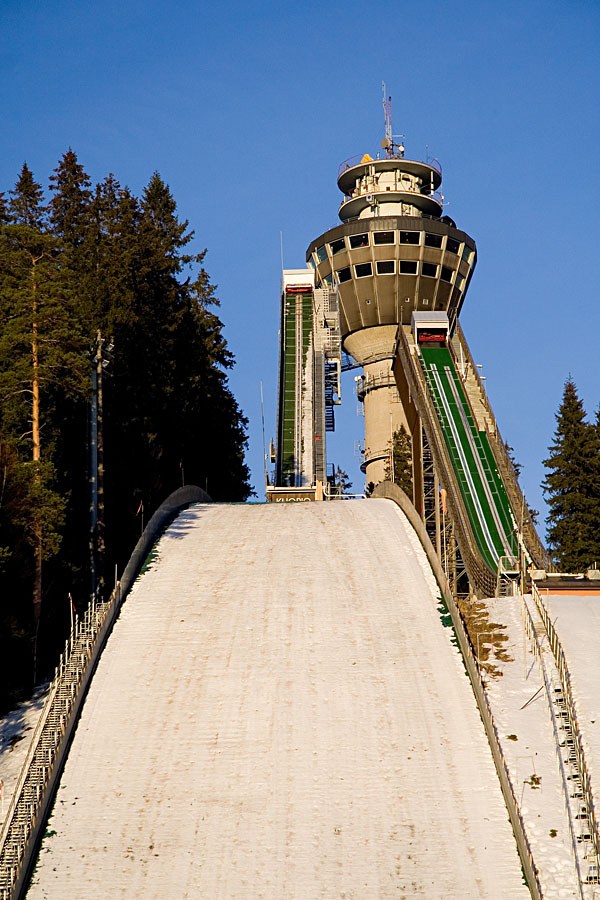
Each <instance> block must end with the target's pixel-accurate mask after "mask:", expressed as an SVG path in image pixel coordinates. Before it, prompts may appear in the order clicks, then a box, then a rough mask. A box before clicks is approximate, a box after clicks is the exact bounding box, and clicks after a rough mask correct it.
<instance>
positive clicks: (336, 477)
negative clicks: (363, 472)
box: [330, 466, 352, 497]
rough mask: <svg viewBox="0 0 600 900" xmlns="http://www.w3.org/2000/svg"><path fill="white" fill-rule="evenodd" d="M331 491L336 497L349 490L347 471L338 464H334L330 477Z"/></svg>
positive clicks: (350, 485)
mask: <svg viewBox="0 0 600 900" xmlns="http://www.w3.org/2000/svg"><path fill="white" fill-rule="evenodd" d="M330 483H331V493H332V494H334V495H335V496H337V497H342V496H343V495H344V494H348V493H349V492H350V488H351V487H352V482H351V481H350V478H349V477H348V473H347V472H345V471H344V470H343V469H341V468H340V467H339V466H334V469H333V477H332V478H331V482H330Z"/></svg>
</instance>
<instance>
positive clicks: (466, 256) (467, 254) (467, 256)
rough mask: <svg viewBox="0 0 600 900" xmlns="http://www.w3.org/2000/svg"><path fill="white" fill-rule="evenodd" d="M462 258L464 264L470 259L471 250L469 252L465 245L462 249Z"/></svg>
mask: <svg viewBox="0 0 600 900" xmlns="http://www.w3.org/2000/svg"><path fill="white" fill-rule="evenodd" d="M462 258H463V259H464V260H465V261H466V262H469V260H470V258H471V250H470V248H469V247H467V245H466V244H465V246H464V247H463V252H462Z"/></svg>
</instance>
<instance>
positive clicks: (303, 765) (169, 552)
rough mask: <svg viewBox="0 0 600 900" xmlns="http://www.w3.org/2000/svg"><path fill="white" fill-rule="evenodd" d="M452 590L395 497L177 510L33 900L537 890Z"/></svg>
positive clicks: (53, 831)
mask: <svg viewBox="0 0 600 900" xmlns="http://www.w3.org/2000/svg"><path fill="white" fill-rule="evenodd" d="M438 596H439V592H438V589H437V587H436V584H435V581H434V578H433V576H432V574H431V571H430V568H429V566H428V563H427V560H426V558H425V555H424V553H423V551H422V549H421V546H420V544H419V542H418V540H417V538H416V536H415V534H414V532H413V531H412V529H411V527H410V525H409V524H408V523H407V521H406V520H405V518H404V517H403V515H402V514H401V513H400V511H399V510H398V509H397V507H396V506H395V505H394V504H393V503H391V502H390V501H387V500H369V501H361V500H357V501H343V502H334V503H296V504H268V505H247V506H240V505H234V506H218V505H214V506H197V507H194V508H192V509H190V510H188V511H186V512H184V513H182V514H181V515H180V516H179V517H178V519H177V520H176V521H175V522H174V523H173V525H172V526H171V527H170V528H169V530H168V531H167V532H166V534H165V535H164V536H163V538H162V539H161V541H160V543H159V545H158V552H157V557H156V559H155V560H154V562H153V564H152V566H151V568H150V569H149V570H148V571H146V573H145V574H144V575H143V576H141V577H140V578H139V579H138V582H137V583H136V585H135V587H134V589H133V591H132V593H131V595H130V596H129V598H128V599H127V601H126V603H125V605H124V607H123V610H122V612H121V615H120V619H119V621H118V622H117V623H116V626H115V628H114V631H113V633H112V635H111V637H110V639H109V642H108V645H107V647H106V649H105V651H104V653H103V655H102V658H101V660H100V664H99V667H98V670H97V673H96V675H95V676H94V679H93V681H92V685H91V688H90V692H89V695H88V698H87V700H86V703H85V707H84V710H83V714H82V718H81V721H80V724H79V726H78V729H77V733H76V735H75V739H74V743H73V746H72V749H71V752H70V755H69V758H68V760H67V764H66V768H65V772H64V775H63V779H62V782H61V785H60V788H59V790H58V795H57V801H56V806H55V810H54V813H53V816H52V819H51V821H50V823H49V826H48V834H47V836H46V838H45V840H44V842H43V846H42V850H41V854H40V861H39V863H38V867H37V870H36V873H35V876H34V881H33V884H32V886H31V888H30V890H29V894H28V897H29V898H31V900H38V898H50V900H65V898H69V897H72V898H77V900H88V898H89V900H91V898H93V900H97V898H99V897H103V898H104V897H106V898H111V900H113V898H125V897H127V898H132V897H143V898H144V900H150V898H161V900H165V898H177V900H181V898H207V900H209V898H210V900H235V898H238V900H259V898H264V900H292V898H293V900H316V898H326V900H334V898H347V900H385V898H396V900H400V898H408V897H427V898H431V900H437V898H442V897H443V898H461V900H462V898H474V897H477V898H498V900H500V898H502V900H512V898H527V897H529V892H528V890H527V888H526V887H525V886H524V885H523V881H522V876H521V866H520V862H519V859H518V856H517V851H516V846H515V842H514V839H513V835H512V832H511V829H510V825H509V822H508V815H507V811H506V808H505V806H504V802H503V799H502V796H501V792H500V787H499V783H498V779H497V777H496V773H495V770H494V766H493V763H492V758H491V754H490V750H489V747H488V745H487V741H486V737H485V734H484V731H483V726H482V723H481V719H480V717H479V713H478V711H477V707H476V704H475V700H474V697H473V693H472V690H471V687H470V684H469V681H468V679H467V676H466V674H465V671H464V668H463V664H462V661H461V659H460V656H459V655H458V651H457V650H456V648H455V647H454V645H453V644H452V643H451V638H452V632H451V630H450V629H449V628H446V627H444V624H443V622H442V617H441V613H440V610H439V608H438V607H439V602H438Z"/></svg>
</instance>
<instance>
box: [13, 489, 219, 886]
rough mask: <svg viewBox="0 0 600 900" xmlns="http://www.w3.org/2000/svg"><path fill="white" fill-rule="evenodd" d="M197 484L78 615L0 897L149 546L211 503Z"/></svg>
mask: <svg viewBox="0 0 600 900" xmlns="http://www.w3.org/2000/svg"><path fill="white" fill-rule="evenodd" d="M210 502H212V501H211V498H210V497H209V496H208V494H207V493H206V492H205V491H203V490H202V489H201V488H198V487H196V486H195V485H187V486H186V487H182V488H179V489H178V490H177V491H174V493H173V494H171V495H170V497H168V498H167V499H166V500H165V501H164V503H162V504H161V505H160V506H159V508H158V509H157V510H156V512H155V513H154V515H153V516H152V518H151V519H150V521H149V522H148V524H147V525H146V528H145V529H144V533H143V535H142V536H141V538H140V540H139V541H138V543H137V545H136V548H135V550H134V551H133V553H132V555H131V559H130V560H129V563H128V564H127V567H126V569H125V571H124V572H123V575H122V577H121V580H120V581H117V583H116V585H115V588H114V590H113V592H112V594H111V595H110V598H109V599H108V600H107V601H102V602H96V599H95V598H92V600H91V602H90V603H89V605H88V607H87V609H86V611H85V614H84V615H83V616H82V617H81V618H80V617H76V618H75V621H74V623H73V629H72V631H71V634H70V635H69V639H68V641H67V642H66V644H65V649H64V652H63V653H61V655H60V659H59V662H58V665H57V667H56V670H55V674H54V678H53V680H52V683H51V685H50V689H49V692H48V698H47V700H46V703H45V705H44V709H43V711H42V714H41V716H40V719H39V721H38V724H37V727H36V729H35V732H34V734H33V738H32V740H31V745H30V748H29V752H28V754H27V757H26V759H25V762H24V764H23V767H22V769H21V774H20V776H19V780H18V782H17V785H16V787H15V791H14V794H13V797H12V800H11V802H10V806H9V808H8V812H7V815H6V818H5V820H4V823H3V825H2V830H1V831H0V900H19V898H20V897H21V896H23V892H24V890H25V888H26V886H27V879H28V876H29V871H30V868H31V865H32V862H33V859H34V856H35V853H36V851H37V847H38V844H39V841H40V839H41V837H42V834H41V831H42V828H43V827H44V825H45V822H46V820H47V817H48V815H49V813H50V809H51V804H52V801H53V799H54V793H55V790H56V788H57V785H58V779H59V778H60V775H61V772H62V769H63V766H64V762H65V759H66V755H67V750H68V746H69V742H70V739H71V736H72V734H73V731H74V728H75V725H76V724H77V719H78V714H79V711H80V708H81V706H82V704H83V701H84V699H85V694H86V690H87V687H88V684H89V681H90V678H91V676H92V675H93V672H94V669H95V667H96V663H97V661H98V659H99V657H100V653H101V652H102V649H103V647H104V644H105V643H106V639H107V637H108V634H109V632H110V629H111V627H112V624H113V622H114V620H115V618H116V616H117V614H118V612H119V609H120V606H121V604H122V602H123V600H124V598H125V597H126V595H127V593H128V591H129V589H130V587H131V585H132V584H133V582H134V581H135V578H136V577H137V575H138V573H139V572H140V569H141V568H142V565H143V563H144V560H145V559H146V557H147V556H148V553H149V552H150V550H151V548H152V546H153V544H154V543H155V542H156V540H158V538H159V537H160V535H161V534H162V532H163V531H164V529H165V528H166V527H167V525H169V524H170V522H172V521H173V519H174V518H175V516H176V515H177V514H178V513H179V512H181V511H182V510H183V509H185V508H186V507H188V506H190V505H192V504H193V503H210Z"/></svg>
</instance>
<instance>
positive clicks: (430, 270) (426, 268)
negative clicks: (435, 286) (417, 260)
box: [421, 262, 438, 278]
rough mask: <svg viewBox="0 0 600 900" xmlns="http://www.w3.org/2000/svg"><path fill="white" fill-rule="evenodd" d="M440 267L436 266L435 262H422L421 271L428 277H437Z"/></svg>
mask: <svg viewBox="0 0 600 900" xmlns="http://www.w3.org/2000/svg"><path fill="white" fill-rule="evenodd" d="M437 270H438V267H437V266H434V265H433V263H426V262H424V263H421V273H422V274H423V275H427V277H428V278H435V277H436V275H437Z"/></svg>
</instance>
